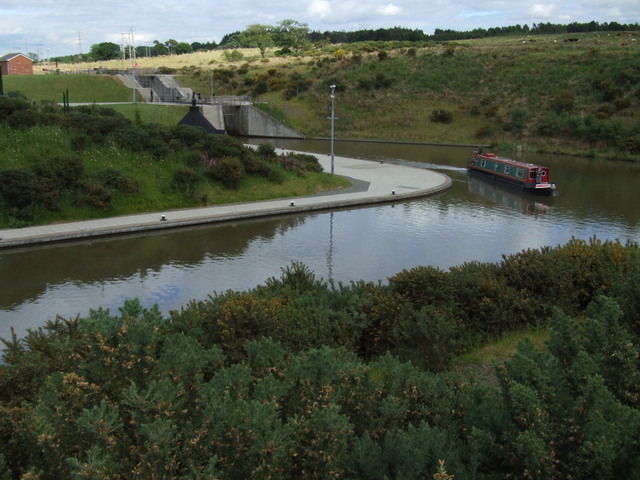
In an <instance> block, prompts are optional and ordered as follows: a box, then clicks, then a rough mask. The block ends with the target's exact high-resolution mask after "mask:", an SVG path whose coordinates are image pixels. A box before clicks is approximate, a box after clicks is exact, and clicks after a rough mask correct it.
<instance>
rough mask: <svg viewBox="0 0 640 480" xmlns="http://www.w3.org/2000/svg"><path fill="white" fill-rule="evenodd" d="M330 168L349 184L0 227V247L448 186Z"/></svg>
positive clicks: (381, 170) (428, 179) (391, 168)
mask: <svg viewBox="0 0 640 480" xmlns="http://www.w3.org/2000/svg"><path fill="white" fill-rule="evenodd" d="M318 159H319V161H320V164H321V165H322V167H323V168H324V170H325V171H327V172H329V171H331V157H330V156H329V155H318ZM334 172H335V174H336V175H341V176H344V177H348V178H349V179H351V180H352V183H353V185H352V187H350V188H347V189H344V190H338V191H331V192H323V193H321V194H317V195H311V196H305V197H291V198H281V199H276V200H268V201H261V202H252V203H239V204H229V205H216V206H212V207H201V208H194V209H182V210H172V211H168V212H154V213H145V214H137V215H127V216H120V217H110V218H103V219H98V220H87V221H82V222H71V223H59V224H54V225H42V226H36V227H26V228H20V229H4V230H0V248H10V247H19V246H25V245H37V244H42V243H48V242H60V241H69V240H78V239H86V238H91V237H100V236H108V235H118V234H125V233H134V232H141V231H147V230H159V229H164V228H179V227H184V226H192V225H199V224H206V223H216V222H229V221H237V220H242V219H249V218H257V217H268V216H276V215H285V214H291V213H298V212H300V213H303V212H309V211H314V210H328V209H334V208H344V207H349V206H357V205H367V204H376V203H390V202H395V201H402V200H407V199H411V198H419V197H426V196H429V195H434V194H437V193H440V192H442V191H444V190H446V189H448V188H449V187H450V186H451V179H450V178H449V177H448V176H447V175H444V174H442V173H439V172H434V171H432V170H427V169H422V168H414V167H407V166H402V165H395V164H390V163H383V162H373V161H368V160H358V159H353V158H347V157H337V156H336V157H334Z"/></svg>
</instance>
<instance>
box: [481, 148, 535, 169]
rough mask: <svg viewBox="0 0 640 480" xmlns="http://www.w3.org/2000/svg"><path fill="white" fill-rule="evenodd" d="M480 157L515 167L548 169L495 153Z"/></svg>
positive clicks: (483, 154) (484, 154)
mask: <svg viewBox="0 0 640 480" xmlns="http://www.w3.org/2000/svg"><path fill="white" fill-rule="evenodd" d="M476 155H477V156H478V157H485V158H487V159H491V160H498V161H500V162H505V163H510V164H511V165H515V166H518V167H521V168H527V169H529V168H538V167H540V168H547V167H545V166H544V165H540V164H537V163H527V162H521V161H520V160H514V159H513V158H507V157H502V156H500V155H496V154H495V153H491V152H487V153H477V154H476Z"/></svg>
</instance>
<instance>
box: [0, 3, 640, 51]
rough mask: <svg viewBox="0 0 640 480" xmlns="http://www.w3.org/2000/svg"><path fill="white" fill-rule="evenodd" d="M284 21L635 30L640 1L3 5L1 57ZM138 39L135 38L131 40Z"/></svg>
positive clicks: (315, 25)
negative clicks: (583, 25)
mask: <svg viewBox="0 0 640 480" xmlns="http://www.w3.org/2000/svg"><path fill="white" fill-rule="evenodd" d="M285 19H293V20H296V21H298V22H300V23H304V24H306V25H307V26H308V27H309V29H310V30H312V31H319V32H324V31H328V30H329V31H333V30H335V31H355V30H364V29H378V28H391V27H403V28H409V29H412V30H413V29H419V30H422V31H424V32H425V33H426V34H432V33H433V32H434V30H435V29H436V28H439V29H452V30H458V31H466V30H473V29H474V28H490V27H502V26H510V25H517V24H519V25H525V24H527V25H529V26H532V25H533V24H534V23H541V22H545V23H546V22H551V23H558V24H567V23H571V22H590V21H592V20H595V21H597V22H599V23H604V22H618V23H625V24H626V23H638V22H640V2H638V1H635V0H634V1H630V0H581V1H577V2H574V1H571V0H569V1H568V2H562V3H531V2H529V1H525V0H430V1H428V2H427V1H425V0H358V1H356V0H310V1H307V2H292V1H291V0H262V1H256V0H172V1H166V0H153V1H151V0H136V1H135V2H134V1H131V0H128V1H124V0H92V1H88V0H0V56H2V55H5V54H7V53H14V52H20V53H35V54H38V55H39V56H40V58H43V59H44V58H50V57H55V56H63V55H75V54H78V53H88V51H89V49H90V48H91V45H94V44H97V43H102V42H113V43H116V44H118V45H121V44H128V43H129V40H130V38H131V36H132V37H133V43H134V45H135V46H143V45H151V44H152V43H153V41H154V40H158V41H160V42H161V43H164V42H165V41H166V40H169V39H174V40H177V41H178V42H187V43H193V42H210V41H214V42H219V41H220V40H221V39H222V37H223V36H224V35H225V34H227V33H233V32H236V31H241V30H244V29H245V28H246V27H247V26H249V25H252V24H256V23H257V24H263V25H274V26H275V25H277V24H278V22H280V21H281V20H285ZM131 33H133V35H131ZM125 34H126V35H125Z"/></svg>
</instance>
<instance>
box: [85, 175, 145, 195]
mask: <svg viewBox="0 0 640 480" xmlns="http://www.w3.org/2000/svg"><path fill="white" fill-rule="evenodd" d="M95 178H96V180H98V182H100V184H101V185H102V186H103V187H105V188H109V189H111V190H114V191H116V192H118V193H124V194H126V195H136V194H137V193H139V191H140V183H139V182H138V180H137V179H135V178H133V177H131V176H129V175H125V174H124V173H122V172H120V171H119V170H117V169H115V168H106V169H104V170H102V171H100V172H98V173H97V174H96V175H95Z"/></svg>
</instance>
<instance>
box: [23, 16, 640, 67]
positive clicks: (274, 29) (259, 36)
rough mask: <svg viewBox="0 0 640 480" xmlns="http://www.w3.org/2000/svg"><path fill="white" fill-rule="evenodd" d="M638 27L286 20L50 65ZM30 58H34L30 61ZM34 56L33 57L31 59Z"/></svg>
mask: <svg viewBox="0 0 640 480" xmlns="http://www.w3.org/2000/svg"><path fill="white" fill-rule="evenodd" d="M639 28H640V26H639V24H638V23H630V24H621V23H618V22H603V23H600V22H596V21H591V22H572V23H569V24H555V23H551V22H546V23H544V22H543V23H533V24H532V26H531V27H530V26H529V25H527V24H524V25H519V24H518V25H513V26H506V27H490V28H486V29H485V28H476V29H473V30H468V31H458V30H452V29H440V28H436V29H435V31H434V33H433V34H432V35H429V34H427V33H425V32H424V31H422V30H420V29H408V28H404V27H393V28H378V29H363V30H355V31H352V32H346V31H324V32H319V31H312V30H310V29H309V27H308V25H307V24H305V23H301V22H298V21H296V20H292V19H285V20H282V21H280V22H278V23H277V25H275V26H272V25H262V24H252V25H249V26H248V27H247V28H246V29H245V30H243V31H237V32H232V33H228V34H226V35H224V36H223V37H222V39H221V41H220V42H219V43H216V42H213V41H208V42H192V43H187V42H180V41H177V40H175V39H169V40H166V41H164V42H161V41H159V40H154V41H153V42H152V45H147V46H142V45H139V46H137V47H135V48H133V49H132V48H130V47H129V46H127V45H118V44H116V43H113V42H102V43H97V44H94V45H92V46H91V47H90V50H89V52H88V53H86V54H80V55H68V56H63V57H55V58H52V59H51V60H53V61H60V62H76V61H99V60H113V59H119V58H131V56H133V55H135V56H136V57H156V56H160V55H171V54H175V55H181V54H184V53H191V52H198V51H208V50H214V49H216V48H244V47H249V48H251V47H255V48H259V49H260V50H261V52H262V54H263V55H264V53H265V51H266V49H267V48H271V47H275V48H278V49H280V50H282V52H283V53H292V52H299V51H302V50H303V49H305V48H311V47H313V46H314V45H319V44H323V43H325V44H326V43H330V44H341V43H343V44H350V43H357V42H371V41H408V42H428V41H436V42H439V41H453V40H467V39H473V38H486V37H494V36H502V35H512V34H523V35H542V34H563V33H585V32H594V33H595V32H620V31H629V30H638V29H639ZM32 56H33V55H32ZM36 57H37V56H34V58H36Z"/></svg>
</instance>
